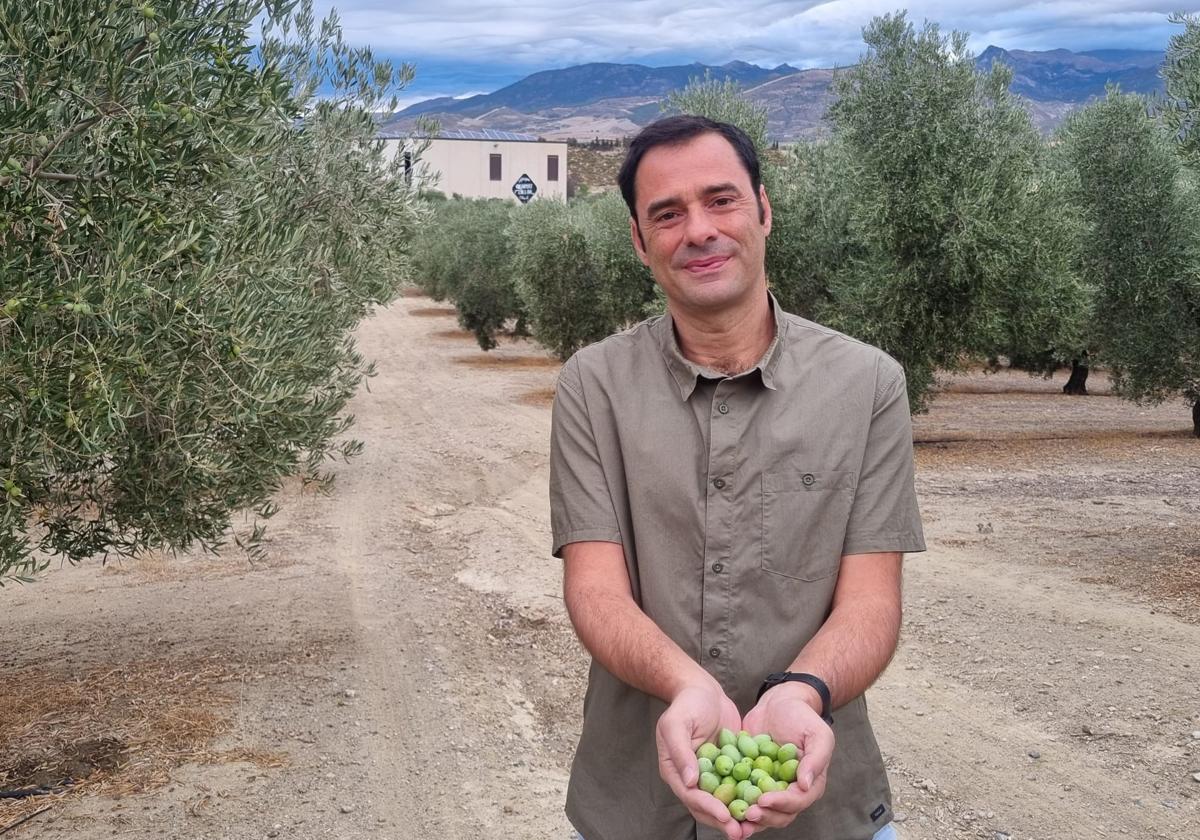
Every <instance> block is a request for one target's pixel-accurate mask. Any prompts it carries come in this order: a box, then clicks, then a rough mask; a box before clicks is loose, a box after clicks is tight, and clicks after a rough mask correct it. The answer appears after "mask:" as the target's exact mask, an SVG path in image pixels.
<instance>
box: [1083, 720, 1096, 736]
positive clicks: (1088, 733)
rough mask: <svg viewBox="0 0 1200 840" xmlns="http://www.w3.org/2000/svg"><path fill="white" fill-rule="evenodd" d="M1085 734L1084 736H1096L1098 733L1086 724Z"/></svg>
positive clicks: (1084, 726) (1084, 727)
mask: <svg viewBox="0 0 1200 840" xmlns="http://www.w3.org/2000/svg"><path fill="white" fill-rule="evenodd" d="M1083 734H1084V735H1095V734H1096V733H1095V732H1093V731H1092V727H1090V726H1088V725H1087V724H1086V723H1085V724H1084V725H1083Z"/></svg>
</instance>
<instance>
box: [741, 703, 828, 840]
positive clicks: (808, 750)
mask: <svg viewBox="0 0 1200 840" xmlns="http://www.w3.org/2000/svg"><path fill="white" fill-rule="evenodd" d="M820 702H821V700H820V698H819V697H818V696H817V693H816V691H814V690H813V689H812V688H811V687H810V686H807V685H805V684H803V683H795V682H791V683H783V684H781V685H777V686H775V687H773V688H771V689H770V690H769V691H767V693H766V694H764V695H763V696H762V700H760V701H759V702H758V705H757V706H755V707H754V708H753V709H751V710H750V712H749V714H747V715H746V720H745V723H744V724H743V725H742V728H743V729H745V730H747V731H748V732H756V733H757V732H769V733H770V734H771V737H772V738H774V739H775V741H776V742H777V743H779V744H786V743H792V744H795V745H796V746H797V747H799V748H800V753H801V758H800V766H799V767H798V768H797V769H796V781H795V782H793V783H792V784H790V785H788V789H787V790H781V791H772V792H770V793H764V794H763V795H762V796H761V797H759V800H758V802H757V803H756V804H754V805H752V806H751V807H750V809H749V810H748V811H746V822H745V823H744V831H743V834H742V836H743V837H749V836H750V835H751V834H752V833H754V828H752V826H754V827H760V828H780V827H782V826H785V825H788V824H789V823H790V822H791V821H792V820H794V819H796V815H797V814H799V813H800V812H801V811H803V810H805V809H806V808H809V807H810V806H811V805H812V804H813V803H814V802H816V801H817V800H818V799H820V798H821V796H822V795H823V794H824V793H825V778H826V771H828V769H829V760H830V758H832V756H833V730H832V729H830V728H829V725H828V724H826V723H825V721H823V720H821V716H820V714H819V713H818V712H817V711H816V710H817V709H818V708H820Z"/></svg>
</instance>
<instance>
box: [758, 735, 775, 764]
mask: <svg viewBox="0 0 1200 840" xmlns="http://www.w3.org/2000/svg"><path fill="white" fill-rule="evenodd" d="M758 754H759V755H765V756H766V757H767V758H770V759H772V760H774V759H776V758H778V757H779V745H778V744H776V743H775V742H774V741H772V740H771V739H770V738H767V740H766V741H759V742H758Z"/></svg>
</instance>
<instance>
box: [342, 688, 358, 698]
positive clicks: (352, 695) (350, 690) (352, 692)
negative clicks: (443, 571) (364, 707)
mask: <svg viewBox="0 0 1200 840" xmlns="http://www.w3.org/2000/svg"><path fill="white" fill-rule="evenodd" d="M342 695H343V696H344V697H348V698H350V699H351V700H353V699H354V698H355V697H357V696H358V692H357V691H355V690H354V689H353V688H347V689H346V690H345V691H343V692H342Z"/></svg>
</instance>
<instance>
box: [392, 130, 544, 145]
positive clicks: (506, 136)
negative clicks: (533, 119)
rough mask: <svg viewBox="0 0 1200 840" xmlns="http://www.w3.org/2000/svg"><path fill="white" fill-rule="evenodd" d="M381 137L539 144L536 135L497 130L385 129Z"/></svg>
mask: <svg viewBox="0 0 1200 840" xmlns="http://www.w3.org/2000/svg"><path fill="white" fill-rule="evenodd" d="M379 136H380V137H383V138H385V139H406V138H408V137H410V136H411V137H413V138H417V139H434V140H493V141H509V142H518V143H535V142H537V139H538V137H537V135H536V134H523V133H520V132H516V131H501V130H500V129H496V128H483V129H470V128H450V129H446V130H445V131H441V132H438V133H437V134H433V135H427V134H411V135H409V134H406V133H405V132H403V131H396V130H395V129H385V130H384V131H381V132H379Z"/></svg>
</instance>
